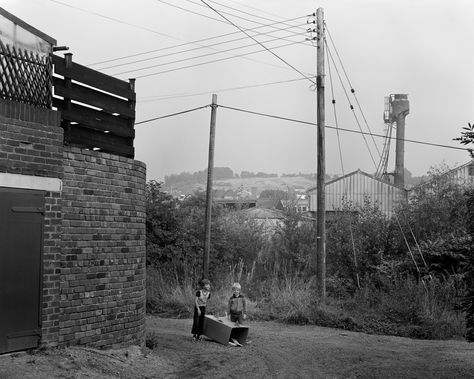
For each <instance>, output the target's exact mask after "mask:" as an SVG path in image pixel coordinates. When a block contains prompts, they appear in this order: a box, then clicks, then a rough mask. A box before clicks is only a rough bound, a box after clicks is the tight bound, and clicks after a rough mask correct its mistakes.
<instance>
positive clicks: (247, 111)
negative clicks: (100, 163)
mask: <svg viewBox="0 0 474 379" xmlns="http://www.w3.org/2000/svg"><path fill="white" fill-rule="evenodd" d="M218 106H219V107H220V108H224V109H230V110H234V111H238V112H244V113H249V114H254V115H258V116H263V117H269V118H275V119H278V120H284V121H291V122H294V123H298V124H306V125H311V126H318V124H317V123H315V122H310V121H303V120H297V119H294V118H288V117H282V116H276V115H271V114H268V113H262V112H255V111H250V110H247V109H241V108H235V107H229V106H225V105H218ZM324 127H325V128H327V129H336V127H334V126H329V125H325V126H324ZM337 129H338V130H341V131H344V132H348V133H355V134H365V135H369V134H370V135H373V136H375V137H380V138H385V136H384V135H382V134H376V133H367V132H364V131H359V130H353V129H346V128H337ZM394 139H395V140H400V141H405V142H411V143H416V144H420V145H428V146H434V147H443V148H447V149H453V150H462V151H469V149H468V148H465V147H457V146H449V145H442V144H439V143H431V142H425V141H417V140H412V139H407V138H396V137H395V138H394Z"/></svg>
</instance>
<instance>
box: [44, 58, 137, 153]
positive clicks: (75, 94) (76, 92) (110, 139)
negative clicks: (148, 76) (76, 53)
mask: <svg viewBox="0 0 474 379" xmlns="http://www.w3.org/2000/svg"><path fill="white" fill-rule="evenodd" d="M52 63H53V64H54V77H53V88H54V95H53V106H54V107H56V108H57V109H58V111H60V112H61V118H62V127H63V128H64V141H65V143H66V144H70V145H74V146H79V147H82V148H88V149H95V150H100V151H103V152H107V153H111V154H116V155H121V156H126V157H129V158H133V157H134V147H133V139H134V137H135V130H134V124H135V101H136V95H135V88H134V87H135V83H134V80H130V82H125V81H123V80H119V79H116V78H114V77H111V76H108V75H105V74H103V73H101V72H98V71H95V70H92V69H90V68H88V67H85V66H81V65H79V64H77V63H73V62H72V54H65V57H64V58H61V57H59V56H56V55H53V56H52Z"/></svg>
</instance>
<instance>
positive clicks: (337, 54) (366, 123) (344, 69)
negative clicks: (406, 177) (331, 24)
mask: <svg viewBox="0 0 474 379" xmlns="http://www.w3.org/2000/svg"><path fill="white" fill-rule="evenodd" d="M324 26H325V29H326V31H327V35H328V36H329V40H330V41H331V45H332V47H333V48H334V52H335V53H336V56H337V59H338V60H339V64H340V65H341V68H342V71H343V73H344V76H345V77H346V80H347V83H348V84H349V86H350V87H351V93H352V96H353V97H354V99H355V101H356V103H357V107H358V108H359V112H360V114H361V115H362V118H363V120H364V122H365V125H366V126H367V129H368V130H369V132H371V130H370V126H369V123H368V122H367V119H366V118H365V115H364V112H363V111H362V107H361V105H360V103H359V98H358V97H357V95H356V93H355V89H354V87H353V86H352V83H351V81H350V79H349V76H348V75H347V71H346V68H345V67H344V64H343V63H342V59H341V56H340V55H339V52H338V51H337V48H336V44H335V43H334V40H333V39H332V36H331V33H330V32H329V29H328V26H327V24H326V23H324ZM372 142H373V143H374V145H375V149H376V150H377V153H378V154H379V157H381V154H380V151H379V148H378V146H377V144H376V143H375V140H374V138H373V137H372Z"/></svg>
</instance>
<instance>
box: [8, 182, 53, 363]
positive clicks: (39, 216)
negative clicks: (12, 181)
mask: <svg viewBox="0 0 474 379" xmlns="http://www.w3.org/2000/svg"><path fill="white" fill-rule="evenodd" d="M43 218H44V193H43V192H41V191H33V190H20V189H7V188H0V354H1V353H6V352H12V351H17V350H24V349H29V348H34V347H37V346H38V342H39V339H40V337H41V324H40V323H41V317H40V304H41V302H40V296H41V271H42V267H41V264H42V259H41V256H42V246H43V245H42V243H43Z"/></svg>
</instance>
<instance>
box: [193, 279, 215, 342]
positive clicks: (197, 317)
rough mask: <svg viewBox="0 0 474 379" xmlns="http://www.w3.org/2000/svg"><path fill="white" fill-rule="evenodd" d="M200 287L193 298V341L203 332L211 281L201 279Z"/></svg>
mask: <svg viewBox="0 0 474 379" xmlns="http://www.w3.org/2000/svg"><path fill="white" fill-rule="evenodd" d="M200 284H201V289H200V290H198V291H197V292H196V299H195V300H194V318H193V328H192V330H191V333H192V334H193V339H194V341H199V340H200V339H201V335H202V332H203V326H204V315H205V314H206V305H207V301H208V300H209V299H210V298H211V283H210V282H209V280H208V279H202V280H201V282H200Z"/></svg>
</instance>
